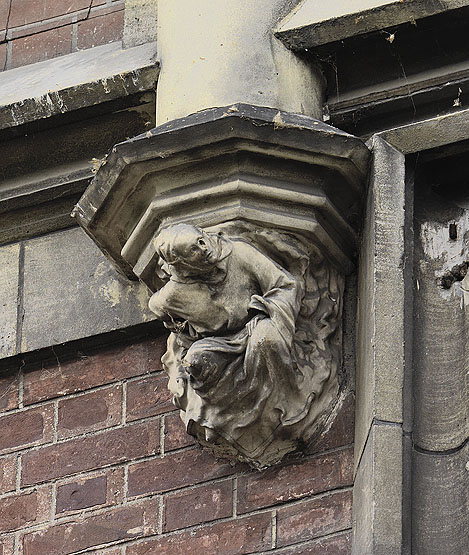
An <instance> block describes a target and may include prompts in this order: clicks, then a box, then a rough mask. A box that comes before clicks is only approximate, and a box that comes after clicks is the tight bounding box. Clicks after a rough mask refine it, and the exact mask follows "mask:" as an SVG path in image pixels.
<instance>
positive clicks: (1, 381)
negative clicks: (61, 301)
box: [0, 55, 18, 413]
mask: <svg viewBox="0 0 469 555" xmlns="http://www.w3.org/2000/svg"><path fill="white" fill-rule="evenodd" d="M0 58H1V55H0ZM0 68H3V65H2V63H1V59H0ZM17 407H18V375H17V374H14V375H13V376H3V377H0V413H1V412H4V411H6V410H11V409H15V408H17Z"/></svg>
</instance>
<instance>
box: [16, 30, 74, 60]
mask: <svg viewBox="0 0 469 555" xmlns="http://www.w3.org/2000/svg"><path fill="white" fill-rule="evenodd" d="M71 51H72V25H66V26H64V27H59V28H58V29H51V30H50V31H44V32H42V33H37V34H35V35H29V36H27V37H23V38H18V39H15V40H14V41H12V53H11V64H10V67H11V68H15V67H20V66H25V65H28V64H34V63H36V62H41V61H43V60H49V59H50V58H56V57H57V56H63V55H64V54H69V53H70V52H71Z"/></svg>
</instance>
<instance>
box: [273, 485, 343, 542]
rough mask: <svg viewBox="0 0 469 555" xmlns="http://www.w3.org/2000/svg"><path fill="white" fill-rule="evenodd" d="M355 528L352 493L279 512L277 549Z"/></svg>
mask: <svg viewBox="0 0 469 555" xmlns="http://www.w3.org/2000/svg"><path fill="white" fill-rule="evenodd" d="M351 526H352V492H351V491H345V492H337V493H332V494H330V495H326V496H324V497H320V498H318V499H311V500H309V501H303V502H302V503H299V504H297V505H293V506H292V507H283V508H281V509H279V510H278V512H277V546H278V547H284V546H287V545H291V544H294V543H299V542H303V541H307V540H312V539H314V538H317V537H319V536H325V535H326V534H332V533H334V532H339V531H342V530H345V529H348V528H350V527H351Z"/></svg>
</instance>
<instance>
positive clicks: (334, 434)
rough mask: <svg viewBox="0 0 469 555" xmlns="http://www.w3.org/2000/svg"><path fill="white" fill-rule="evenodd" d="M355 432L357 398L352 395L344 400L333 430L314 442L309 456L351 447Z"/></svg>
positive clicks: (332, 427) (333, 424) (309, 450)
mask: <svg viewBox="0 0 469 555" xmlns="http://www.w3.org/2000/svg"><path fill="white" fill-rule="evenodd" d="M354 430H355V397H354V395H353V394H352V393H350V394H349V395H348V396H347V398H346V399H345V400H344V402H343V404H342V407H341V409H340V411H339V414H338V415H337V417H336V419H335V420H334V422H333V423H332V426H331V428H330V429H329V430H328V431H327V432H326V433H325V434H324V436H323V437H322V438H320V439H319V441H317V442H314V443H313V444H312V445H311V446H310V447H309V448H308V450H307V452H308V454H313V453H320V452H321V451H326V450H328V449H337V448H338V447H342V446H345V445H351V444H352V443H353V440H354Z"/></svg>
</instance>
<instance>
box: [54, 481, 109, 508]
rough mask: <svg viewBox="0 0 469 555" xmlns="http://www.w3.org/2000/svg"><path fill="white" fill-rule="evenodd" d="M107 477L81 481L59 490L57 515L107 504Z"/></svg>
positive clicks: (66, 485) (61, 487)
mask: <svg viewBox="0 0 469 555" xmlns="http://www.w3.org/2000/svg"><path fill="white" fill-rule="evenodd" d="M106 490H107V479H106V476H97V477H96V478H89V479H88V480H80V481H77V482H72V483H70V484H65V485H63V486H59V487H58V488H57V507H56V511H55V512H56V513H57V514H59V513H65V512H66V511H77V510H79V509H86V508H88V507H94V506H96V505H104V504H105V503H106Z"/></svg>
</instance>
